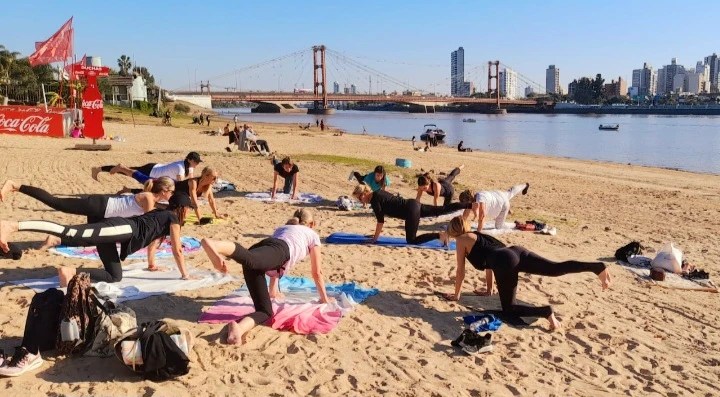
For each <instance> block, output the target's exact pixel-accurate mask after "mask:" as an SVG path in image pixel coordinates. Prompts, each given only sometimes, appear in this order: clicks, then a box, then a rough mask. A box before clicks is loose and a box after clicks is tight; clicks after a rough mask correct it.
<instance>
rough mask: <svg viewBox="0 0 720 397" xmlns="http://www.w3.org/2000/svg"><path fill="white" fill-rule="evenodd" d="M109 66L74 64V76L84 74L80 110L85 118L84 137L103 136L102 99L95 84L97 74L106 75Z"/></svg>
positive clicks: (96, 137) (97, 137)
mask: <svg viewBox="0 0 720 397" xmlns="http://www.w3.org/2000/svg"><path fill="white" fill-rule="evenodd" d="M109 72H110V68H107V67H102V66H86V65H77V64H76V65H74V66H73V73H74V74H75V76H85V78H86V79H87V86H86V87H85V91H83V94H82V111H83V119H84V120H85V128H84V129H83V135H85V137H86V138H92V139H100V138H102V137H103V136H105V129H104V128H103V125H102V123H103V113H104V108H103V101H102V95H101V94H100V90H99V89H98V86H97V78H98V76H107V75H108V73H109Z"/></svg>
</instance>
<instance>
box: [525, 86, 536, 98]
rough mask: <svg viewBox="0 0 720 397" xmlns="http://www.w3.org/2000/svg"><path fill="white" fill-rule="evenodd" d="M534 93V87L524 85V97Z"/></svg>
mask: <svg viewBox="0 0 720 397" xmlns="http://www.w3.org/2000/svg"><path fill="white" fill-rule="evenodd" d="M534 93H535V89H534V88H532V87H531V86H527V87H525V97H526V98H527V97H528V96H530V94H534Z"/></svg>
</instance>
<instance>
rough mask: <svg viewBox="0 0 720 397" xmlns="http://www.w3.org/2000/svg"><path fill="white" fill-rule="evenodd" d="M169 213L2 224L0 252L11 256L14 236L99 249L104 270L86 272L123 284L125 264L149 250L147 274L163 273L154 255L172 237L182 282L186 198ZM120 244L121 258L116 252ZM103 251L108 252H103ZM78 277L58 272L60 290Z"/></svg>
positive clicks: (173, 201)
mask: <svg viewBox="0 0 720 397" xmlns="http://www.w3.org/2000/svg"><path fill="white" fill-rule="evenodd" d="M168 202H169V205H168V208H167V210H153V211H150V212H148V213H146V214H144V215H140V216H134V217H131V218H107V219H104V220H102V221H99V222H95V223H89V224H83V225H73V226H65V225H59V224H57V223H54V222H50V221H37V220H35V221H19V222H13V221H5V220H3V221H0V250H2V251H3V252H9V246H8V238H9V237H10V236H11V235H12V234H13V233H15V232H37V233H46V234H49V235H52V236H55V237H59V238H61V239H62V243H63V244H64V245H67V246H70V247H91V246H97V249H98V256H99V257H100V261H101V262H102V264H103V268H104V270H99V269H85V270H81V271H83V272H86V273H89V274H90V278H91V279H92V280H93V281H104V282H107V283H116V282H118V281H120V280H122V262H121V261H123V260H125V259H126V258H127V257H128V256H129V255H130V254H132V253H134V252H136V251H139V250H141V249H142V248H145V247H147V249H148V251H147V252H148V270H150V271H164V270H167V269H165V268H161V267H158V266H156V264H155V251H156V249H157V247H158V246H159V245H160V243H161V242H162V240H163V239H164V238H165V237H166V236H167V235H170V242H171V244H172V251H173V256H174V257H175V263H176V264H177V267H178V270H180V275H181V277H182V279H183V280H188V279H191V278H193V277H191V276H189V275H188V273H187V270H186V269H185V256H184V254H183V247H182V241H181V239H180V227H181V225H182V224H183V223H184V222H185V216H186V214H187V209H188V208H192V203H191V202H190V197H188V195H186V194H182V193H179V194H173V196H172V197H170V199H169V200H168ZM116 243H120V254H118V251H117V249H116ZM102 247H104V248H105V249H103V248H102ZM76 273H77V269H75V268H72V267H61V268H60V269H58V274H59V276H60V286H61V287H67V285H68V282H69V281H70V279H71V278H72V277H73V276H74V275H75V274H76Z"/></svg>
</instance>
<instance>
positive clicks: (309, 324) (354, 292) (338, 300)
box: [198, 276, 378, 334]
mask: <svg viewBox="0 0 720 397" xmlns="http://www.w3.org/2000/svg"><path fill="white" fill-rule="evenodd" d="M279 287H280V291H281V292H282V293H283V294H284V295H285V298H283V299H280V300H275V299H273V311H274V313H275V314H274V315H273V317H272V318H271V319H270V326H271V327H272V328H273V329H277V330H287V331H292V332H295V333H297V334H311V333H319V334H326V333H328V332H330V331H332V330H333V328H335V327H336V326H337V324H338V323H339V322H340V319H341V318H342V316H344V315H345V314H347V313H348V312H350V311H351V310H352V308H353V306H355V305H357V304H359V303H361V302H363V301H364V300H365V299H367V298H368V297H369V296H372V295H375V294H377V293H378V290H377V289H374V288H363V287H360V286H358V285H357V284H355V283H354V282H349V283H345V284H325V288H326V290H327V294H328V296H331V297H334V298H335V302H333V303H326V304H322V303H319V300H318V293H317V289H316V288H315V282H313V280H311V279H309V278H305V277H291V276H284V277H282V278H280V281H279ZM254 312H255V307H254V306H253V302H252V299H251V298H250V293H249V292H248V290H247V288H246V287H245V286H243V287H242V288H240V289H238V290H235V291H233V292H232V293H231V294H230V295H228V296H227V297H225V298H223V299H221V300H219V301H218V302H217V303H215V305H214V306H213V307H211V308H210V309H208V310H207V311H206V312H204V313H203V314H202V315H201V316H200V319H199V320H198V322H200V323H211V324H217V323H229V322H231V321H237V320H240V319H242V318H243V317H245V316H247V315H248V314H251V313H254Z"/></svg>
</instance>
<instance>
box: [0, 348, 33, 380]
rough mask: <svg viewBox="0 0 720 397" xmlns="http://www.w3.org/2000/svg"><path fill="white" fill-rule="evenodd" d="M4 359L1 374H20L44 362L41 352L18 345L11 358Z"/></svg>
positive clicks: (0, 368)
mask: <svg viewBox="0 0 720 397" xmlns="http://www.w3.org/2000/svg"><path fill="white" fill-rule="evenodd" d="M3 361H4V362H3V364H2V365H1V366H0V376H20V375H22V374H24V373H26V372H29V371H32V370H34V369H37V368H39V367H40V366H41V365H42V364H43V359H42V357H40V353H39V352H38V353H37V354H32V353H30V352H29V351H28V349H26V348H25V347H18V348H17V349H15V354H14V355H13V356H12V358H11V359H10V360H5V359H3Z"/></svg>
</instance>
